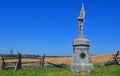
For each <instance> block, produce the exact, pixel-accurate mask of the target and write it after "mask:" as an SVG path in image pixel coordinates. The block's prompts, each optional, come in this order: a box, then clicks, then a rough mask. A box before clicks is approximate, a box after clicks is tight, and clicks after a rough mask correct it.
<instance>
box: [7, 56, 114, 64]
mask: <svg viewBox="0 0 120 76" xmlns="http://www.w3.org/2000/svg"><path fill="white" fill-rule="evenodd" d="M110 57H112V55H111V54H102V55H95V56H92V57H91V59H92V63H93V64H99V63H104V62H106V61H107V60H108V59H109V58H110ZM16 61H17V59H11V60H5V62H16ZM33 61H40V59H30V58H22V62H33ZM45 61H47V62H52V63H60V64H61V63H63V64H67V65H70V63H71V61H72V57H46V58H45Z"/></svg>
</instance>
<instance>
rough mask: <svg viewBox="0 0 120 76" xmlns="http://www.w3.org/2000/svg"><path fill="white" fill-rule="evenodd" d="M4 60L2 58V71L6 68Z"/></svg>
mask: <svg viewBox="0 0 120 76" xmlns="http://www.w3.org/2000/svg"><path fill="white" fill-rule="evenodd" d="M4 60H5V58H4V56H2V70H4V69H5V66H6V64H5V61H4Z"/></svg>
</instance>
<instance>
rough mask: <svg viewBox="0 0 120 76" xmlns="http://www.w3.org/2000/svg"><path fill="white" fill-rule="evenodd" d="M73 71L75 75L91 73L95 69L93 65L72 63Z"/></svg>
mask: <svg viewBox="0 0 120 76" xmlns="http://www.w3.org/2000/svg"><path fill="white" fill-rule="evenodd" d="M70 67H71V71H72V72H73V73H90V72H92V71H93V69H94V67H93V64H92V63H80V64H76V63H71V66H70Z"/></svg>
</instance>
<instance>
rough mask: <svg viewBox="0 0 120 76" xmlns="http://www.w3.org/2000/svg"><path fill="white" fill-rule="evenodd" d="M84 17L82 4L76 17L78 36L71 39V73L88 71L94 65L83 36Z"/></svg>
mask: <svg viewBox="0 0 120 76" xmlns="http://www.w3.org/2000/svg"><path fill="white" fill-rule="evenodd" d="M84 18H85V10H84V4H82V8H81V12H80V16H79V17H78V31H79V33H78V37H77V38H76V39H75V40H74V41H73V56H72V63H71V66H70V68H71V71H72V72H73V73H90V72H92V71H93V69H94V67H93V64H92V62H91V56H90V53H89V47H90V41H89V40H88V39H86V38H85V37H84V36H83V23H84Z"/></svg>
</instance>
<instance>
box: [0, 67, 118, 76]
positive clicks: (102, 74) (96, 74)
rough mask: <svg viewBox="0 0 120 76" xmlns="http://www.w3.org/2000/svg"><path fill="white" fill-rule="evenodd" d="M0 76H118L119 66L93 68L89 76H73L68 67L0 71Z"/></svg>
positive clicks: (78, 75)
mask: <svg viewBox="0 0 120 76" xmlns="http://www.w3.org/2000/svg"><path fill="white" fill-rule="evenodd" d="M0 76H120V65H111V66H102V67H99V66H97V65H95V66H94V71H93V72H92V73H89V74H84V75H83V74H73V73H71V71H70V67H66V68H43V69H41V68H33V67H29V68H22V70H17V71H16V72H14V70H13V69H9V70H0Z"/></svg>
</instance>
